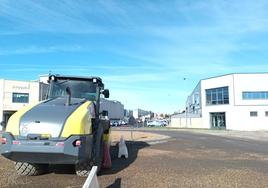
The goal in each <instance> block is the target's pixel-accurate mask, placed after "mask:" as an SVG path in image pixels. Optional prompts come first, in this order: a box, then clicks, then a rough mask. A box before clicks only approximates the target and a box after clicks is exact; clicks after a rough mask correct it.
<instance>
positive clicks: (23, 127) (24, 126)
mask: <svg viewBox="0 0 268 188" xmlns="http://www.w3.org/2000/svg"><path fill="white" fill-rule="evenodd" d="M28 132H29V127H28V125H27V124H22V125H21V127H20V133H21V134H22V135H27V133H28Z"/></svg>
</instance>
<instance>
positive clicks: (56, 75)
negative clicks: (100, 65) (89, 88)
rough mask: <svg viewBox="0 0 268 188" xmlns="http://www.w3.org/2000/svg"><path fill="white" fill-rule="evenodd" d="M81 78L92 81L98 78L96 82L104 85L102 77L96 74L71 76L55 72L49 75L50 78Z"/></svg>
mask: <svg viewBox="0 0 268 188" xmlns="http://www.w3.org/2000/svg"><path fill="white" fill-rule="evenodd" d="M53 77H54V79H56V80H81V81H90V82H93V81H94V80H96V83H97V84H98V85H100V86H104V85H103V83H102V79H101V78H100V77H96V76H88V77H87V76H69V75H59V74H53V75H49V80H53Z"/></svg>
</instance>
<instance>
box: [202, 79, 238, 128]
mask: <svg viewBox="0 0 268 188" xmlns="http://www.w3.org/2000/svg"><path fill="white" fill-rule="evenodd" d="M225 86H228V90H229V104H221V105H207V104H206V89H211V88H218V87H225ZM232 93H233V76H232V75H227V76H221V77H216V78H211V79H207V80H201V100H202V119H203V127H205V128H211V127H210V113H211V112H225V113H226V122H228V125H229V124H230V123H231V122H232V121H231V120H232V118H231V116H230V114H231V111H232V106H233V105H234V100H233V96H232ZM230 118H231V119H230Z"/></svg>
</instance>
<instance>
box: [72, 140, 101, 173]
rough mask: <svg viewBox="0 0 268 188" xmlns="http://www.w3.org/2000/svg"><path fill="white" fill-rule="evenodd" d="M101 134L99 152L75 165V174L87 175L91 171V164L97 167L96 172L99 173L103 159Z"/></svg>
mask: <svg viewBox="0 0 268 188" xmlns="http://www.w3.org/2000/svg"><path fill="white" fill-rule="evenodd" d="M103 146H104V143H103V135H102V136H101V140H100V148H99V153H98V154H97V155H95V156H94V158H93V159H91V160H90V161H88V162H81V163H78V164H76V165H75V171H76V174H77V175H78V176H80V177H87V176H88V175H89V173H90V171H91V168H92V167H93V166H97V167H98V171H97V173H98V174H99V172H100V170H101V166H102V161H103Z"/></svg>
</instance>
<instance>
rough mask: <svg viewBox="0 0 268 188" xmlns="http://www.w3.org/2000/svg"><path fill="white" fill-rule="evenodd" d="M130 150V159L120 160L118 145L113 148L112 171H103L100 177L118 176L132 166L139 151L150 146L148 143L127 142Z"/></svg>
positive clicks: (111, 150)
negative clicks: (117, 174)
mask: <svg viewBox="0 0 268 188" xmlns="http://www.w3.org/2000/svg"><path fill="white" fill-rule="evenodd" d="M126 145H127V148H128V158H127V159H125V158H120V159H119V158H118V156H117V155H118V145H115V146H111V148H110V152H111V158H112V168H111V169H103V170H102V171H101V174H100V176H102V175H109V174H116V173H118V172H120V171H122V170H124V169H125V168H127V167H128V166H129V165H131V164H132V163H133V162H134V161H135V160H136V159H137V157H138V152H139V150H141V149H143V148H146V147H148V146H149V144H148V143H146V142H142V141H131V142H126Z"/></svg>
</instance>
